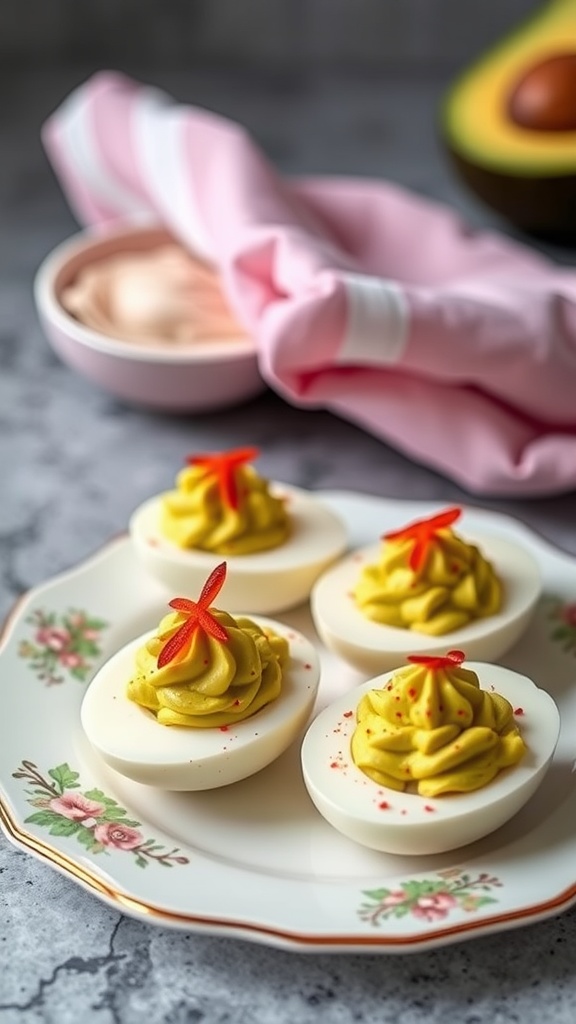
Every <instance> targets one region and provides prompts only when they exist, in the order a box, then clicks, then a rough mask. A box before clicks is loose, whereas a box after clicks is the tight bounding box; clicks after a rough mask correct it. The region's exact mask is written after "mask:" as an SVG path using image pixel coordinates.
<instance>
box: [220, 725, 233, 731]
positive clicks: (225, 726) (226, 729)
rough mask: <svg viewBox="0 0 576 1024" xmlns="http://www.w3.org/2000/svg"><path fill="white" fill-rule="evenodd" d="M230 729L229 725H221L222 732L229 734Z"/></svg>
mask: <svg viewBox="0 0 576 1024" xmlns="http://www.w3.org/2000/svg"><path fill="white" fill-rule="evenodd" d="M229 728H230V726H229V725H221V726H219V729H220V732H228V729H229Z"/></svg>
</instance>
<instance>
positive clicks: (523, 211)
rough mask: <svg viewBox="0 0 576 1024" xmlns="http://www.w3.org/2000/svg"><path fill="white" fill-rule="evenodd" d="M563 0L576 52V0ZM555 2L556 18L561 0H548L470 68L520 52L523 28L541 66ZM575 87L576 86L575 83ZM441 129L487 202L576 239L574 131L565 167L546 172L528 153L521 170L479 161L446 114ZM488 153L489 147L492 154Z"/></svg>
mask: <svg viewBox="0 0 576 1024" xmlns="http://www.w3.org/2000/svg"><path fill="white" fill-rule="evenodd" d="M564 3H565V5H566V8H567V9H568V8H569V7H570V8H571V22H570V24H568V25H567V27H566V36H565V39H566V49H567V50H569V51H572V52H574V53H576V35H575V32H574V6H576V0H574V4H569V2H568V0H564ZM552 8H554V12H553V16H554V17H555V19H557V18H558V9H559V8H560V9H561V8H562V4H561V3H558V0H556V3H555V2H554V0H548V3H546V4H544V5H543V7H541V8H539V9H538V11H537V12H535V13H533V14H532V16H531V17H530V18H529V19H528V20H524V21H523V22H522V24H520V25H519V26H518V27H517V28H516V29H515V30H514V31H513V32H512V33H508V34H507V37H506V38H504V39H503V40H501V41H500V42H499V43H497V44H496V45H495V46H493V47H491V49H490V51H488V52H487V53H485V54H483V55H482V56H481V57H480V58H479V59H477V60H476V61H475V62H474V63H473V64H472V65H471V66H470V68H469V69H468V73H474V71H475V69H476V66H477V65H478V67H482V65H485V64H486V61H487V59H490V58H491V59H492V60H493V61H494V62H496V61H497V62H498V66H499V67H501V66H502V64H501V62H502V61H505V60H506V59H507V55H510V54H512V53H514V52H515V51H514V47H515V45H516V40H517V38H518V36H519V34H521V33H523V34H524V35H525V34H526V31H530V32H532V33H533V48H532V54H531V57H530V61H529V62H528V63H532V64H533V65H535V66H536V65H537V64H538V62H539V61H540V60H541V57H542V55H543V52H544V53H545V52H546V51H545V48H544V47H541V42H540V32H539V29H540V26H542V25H544V24H545V22H546V19H547V17H548V16H549V14H548V12H550V14H552ZM459 77H463V76H459ZM458 87H459V80H456V81H455V82H454V83H453V84H452V86H451V87H450V88H449V90H448V93H447V95H446V97H445V102H444V105H443V107H446V106H447V105H448V101H449V99H450V97H451V96H455V95H456V91H457V90H458ZM574 88H575V90H576V83H575V85H574ZM503 102H504V100H503ZM470 106H472V104H470ZM474 114H475V110H474V109H471V110H470V118H471V119H472V120H474ZM439 131H440V136H441V141H442V144H443V147H444V150H445V152H446V153H447V156H448V159H449V161H450V164H451V166H452V168H453V169H454V171H455V173H456V174H457V176H458V177H459V178H460V179H461V180H462V181H463V182H464V184H465V185H467V187H468V188H469V189H470V191H471V192H473V193H474V194H475V195H476V196H477V197H478V198H479V199H480V200H482V201H483V202H484V203H485V204H486V205H487V206H489V207H490V208H491V209H493V210H495V211H496V212H497V213H499V214H500V215H501V216H502V217H504V218H505V219H506V220H508V221H510V222H511V223H512V224H514V225H515V226H516V227H517V228H520V229H521V230H522V231H523V232H526V233H528V234H532V235H534V236H537V237H539V238H543V239H546V240H550V241H553V242H555V243H558V244H561V245H569V246H573V245H576V147H575V146H574V133H573V132H570V133H567V137H566V152H567V154H569V160H568V161H567V169H566V172H565V173H551V174H549V175H546V173H545V172H544V173H542V172H539V171H538V170H537V169H536V168H534V170H532V169H531V167H530V161H529V159H528V160H527V161H526V164H525V167H524V168H523V169H522V173H518V171H515V170H513V169H510V170H506V169H505V168H503V167H501V168H499V169H496V168H494V167H490V166H489V164H490V161H489V160H487V161H486V165H483V164H482V163H481V162H480V161H478V162H475V161H474V160H473V159H472V158H471V157H469V156H467V155H464V154H463V153H462V152H460V151H459V147H458V137H457V133H456V131H455V129H454V127H452V128H451V129H449V128H448V125H447V123H446V118H445V117H442V121H441V124H440V127H439ZM492 153H494V151H492ZM489 155H490V154H489V153H487V156H489ZM571 163H572V164H573V168H574V170H573V173H572V170H571V166H570V164H571Z"/></svg>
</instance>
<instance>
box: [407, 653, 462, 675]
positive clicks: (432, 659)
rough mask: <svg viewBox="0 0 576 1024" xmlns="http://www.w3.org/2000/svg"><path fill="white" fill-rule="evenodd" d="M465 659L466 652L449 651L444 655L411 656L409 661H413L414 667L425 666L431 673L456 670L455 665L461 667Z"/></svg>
mask: <svg viewBox="0 0 576 1024" xmlns="http://www.w3.org/2000/svg"><path fill="white" fill-rule="evenodd" d="M465 657H466V655H465V654H464V651H448V653H447V654H444V655H429V654H409V655H408V659H407V660H408V661H411V662H412V664H413V665H424V666H425V667H426V668H429V669H430V671H431V672H435V671H436V669H441V668H454V666H455V665H461V664H462V662H463V661H464V659H465Z"/></svg>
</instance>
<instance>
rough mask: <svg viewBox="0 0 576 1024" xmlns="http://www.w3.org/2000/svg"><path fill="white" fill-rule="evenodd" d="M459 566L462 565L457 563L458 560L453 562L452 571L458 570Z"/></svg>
mask: <svg viewBox="0 0 576 1024" xmlns="http://www.w3.org/2000/svg"><path fill="white" fill-rule="evenodd" d="M459 568H460V566H459V565H457V564H456V562H452V565H451V566H450V572H458V570H459Z"/></svg>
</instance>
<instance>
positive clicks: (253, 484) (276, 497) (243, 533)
mask: <svg viewBox="0 0 576 1024" xmlns="http://www.w3.org/2000/svg"><path fill="white" fill-rule="evenodd" d="M258 454H259V452H258V449H256V448H238V449H234V450H232V451H227V452H216V453H208V454H203V455H194V456H190V457H189V458H188V459H187V460H186V462H187V465H186V467H185V468H184V469H183V470H181V472H180V473H179V474H178V477H177V480H176V488H175V489H174V490H173V491H168V492H166V493H164V494H160V495H157V496H156V497H154V498H151V499H149V500H148V501H146V502H144V504H142V505H140V506H139V508H137V509H136V511H135V512H134V513H133V515H132V516H131V518H130V523H129V530H130V535H131V537H132V540H133V543H134V545H135V549H136V552H137V554H138V556H139V558H140V559H141V560H142V562H143V564H144V565H145V566H146V568H147V569H148V570H149V571H150V573H152V574H153V575H154V576H155V577H156V578H157V579H159V580H160V581H161V582H163V583H164V584H165V585H166V587H168V588H169V589H170V590H171V591H172V592H173V593H174V592H175V591H176V592H183V593H186V592H189V591H190V590H192V591H194V590H196V589H197V588H198V587H199V586H201V584H202V582H203V580H204V579H205V577H206V574H207V572H208V571H209V568H210V566H211V565H212V564H213V561H214V555H215V554H219V555H221V556H223V557H225V558H226V560H227V562H228V566H229V569H230V572H229V575H228V579H227V582H226V585H225V589H224V593H223V598H224V600H225V602H226V607H227V608H228V609H229V610H230V611H239V610H249V611H250V612H255V613H262V614H269V613H274V612H279V611H285V610H286V609H288V608H293V607H295V606H296V605H298V604H301V603H302V602H304V601H306V600H307V599H308V597H309V595H310V590H311V588H312V586H313V584H314V582H315V580H316V579H317V578H318V576H319V575H320V573H321V572H322V571H323V570H324V569H325V568H326V567H327V566H328V565H330V564H331V563H332V562H333V561H335V559H337V558H338V557H339V556H340V555H341V554H342V552H343V551H344V550H345V549H346V546H347V535H346V529H345V526H344V524H343V523H342V521H341V520H340V519H339V517H338V516H337V515H336V514H335V513H334V512H332V511H331V510H330V509H329V508H327V507H326V506H325V505H323V504H322V502H321V501H320V500H319V499H318V498H316V497H315V495H314V494H313V493H312V492H308V491H305V490H303V489H302V488H298V487H292V486H289V485H287V484H280V483H269V481H268V480H266V479H264V478H263V477H261V476H260V475H259V474H258V473H257V472H256V470H255V469H254V467H253V466H252V465H251V462H252V461H253V460H254V459H256V458H257V456H258Z"/></svg>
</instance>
